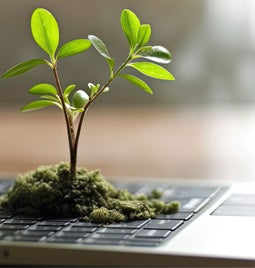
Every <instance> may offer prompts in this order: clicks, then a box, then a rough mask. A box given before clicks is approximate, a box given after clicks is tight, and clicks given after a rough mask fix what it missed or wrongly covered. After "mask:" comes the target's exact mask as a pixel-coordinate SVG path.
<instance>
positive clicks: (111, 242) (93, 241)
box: [83, 238, 123, 246]
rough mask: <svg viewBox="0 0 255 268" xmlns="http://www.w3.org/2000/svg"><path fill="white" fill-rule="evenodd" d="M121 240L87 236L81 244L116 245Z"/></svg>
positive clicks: (120, 242)
mask: <svg viewBox="0 0 255 268" xmlns="http://www.w3.org/2000/svg"><path fill="white" fill-rule="evenodd" d="M122 242H123V240H117V239H115V240H114V239H98V238H87V239H84V241H83V244H85V245H86V244H89V245H111V246H116V245H120V244H122Z"/></svg>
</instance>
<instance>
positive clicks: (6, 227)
mask: <svg viewBox="0 0 255 268" xmlns="http://www.w3.org/2000/svg"><path fill="white" fill-rule="evenodd" d="M28 227H29V225H27V224H2V225H0V231H2V230H24V229H26V228H28Z"/></svg>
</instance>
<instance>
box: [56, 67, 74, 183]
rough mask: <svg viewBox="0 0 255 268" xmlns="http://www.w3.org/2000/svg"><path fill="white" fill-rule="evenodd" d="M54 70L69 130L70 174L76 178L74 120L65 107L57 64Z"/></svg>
mask: <svg viewBox="0 0 255 268" xmlns="http://www.w3.org/2000/svg"><path fill="white" fill-rule="evenodd" d="M52 70H53V73H54V77H55V80H56V84H57V90H58V95H59V97H60V100H61V104H62V108H63V112H64V117H65V122H66V128H67V135H68V142H69V153H70V172H71V176H72V177H73V178H74V177H75V175H76V162H77V155H76V153H75V151H74V145H75V132H74V126H73V118H72V115H70V114H69V113H68V111H67V108H66V105H65V100H64V96H63V90H62V87H61V83H60V79H59V75H58V71H57V65H56V64H54V65H53V66H52Z"/></svg>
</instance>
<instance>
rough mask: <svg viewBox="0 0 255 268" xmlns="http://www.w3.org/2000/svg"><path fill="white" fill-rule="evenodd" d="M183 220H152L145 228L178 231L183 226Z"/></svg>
mask: <svg viewBox="0 0 255 268" xmlns="http://www.w3.org/2000/svg"><path fill="white" fill-rule="evenodd" d="M183 222H184V221H183V220H151V221H150V222H149V223H148V224H146V225H145V226H144V229H157V230H171V231H174V230H176V229H177V228H178V227H179V226H180V225H182V224H183Z"/></svg>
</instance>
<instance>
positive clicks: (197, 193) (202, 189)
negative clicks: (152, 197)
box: [163, 186, 219, 200]
mask: <svg viewBox="0 0 255 268" xmlns="http://www.w3.org/2000/svg"><path fill="white" fill-rule="evenodd" d="M218 190H219V188H218V187H206V186H198V187H196V186H176V187H173V188H171V189H169V190H167V191H166V192H165V193H164V196H163V198H164V199H165V198H167V199H168V200H169V198H170V199H178V200H179V199H180V198H190V197H203V198H208V197H210V196H212V195H214V194H215V193H216V192H218Z"/></svg>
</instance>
